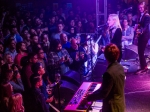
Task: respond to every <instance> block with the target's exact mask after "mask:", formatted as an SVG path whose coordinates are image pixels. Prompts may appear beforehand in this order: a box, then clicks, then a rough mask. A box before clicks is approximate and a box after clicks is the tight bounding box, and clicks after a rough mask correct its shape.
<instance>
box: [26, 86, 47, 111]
mask: <svg viewBox="0 0 150 112" xmlns="http://www.w3.org/2000/svg"><path fill="white" fill-rule="evenodd" d="M25 108H26V112H49V109H48V105H47V104H46V100H45V97H44V95H43V93H41V90H40V89H38V88H32V89H31V90H30V91H29V92H28V93H27V95H26V96H25Z"/></svg>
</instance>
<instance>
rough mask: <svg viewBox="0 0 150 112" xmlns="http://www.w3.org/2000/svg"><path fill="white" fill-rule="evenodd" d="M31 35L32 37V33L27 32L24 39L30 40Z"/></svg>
mask: <svg viewBox="0 0 150 112" xmlns="http://www.w3.org/2000/svg"><path fill="white" fill-rule="evenodd" d="M30 37H31V35H30V33H27V34H26V35H25V37H24V40H27V41H30V40H31V39H30Z"/></svg>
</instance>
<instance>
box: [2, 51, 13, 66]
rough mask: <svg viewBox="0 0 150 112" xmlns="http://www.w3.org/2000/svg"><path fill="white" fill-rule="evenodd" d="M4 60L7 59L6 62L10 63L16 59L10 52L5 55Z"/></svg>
mask: <svg viewBox="0 0 150 112" xmlns="http://www.w3.org/2000/svg"><path fill="white" fill-rule="evenodd" d="M4 60H5V62H6V63H8V64H12V63H13V62H14V60H13V58H12V56H11V54H10V53H6V54H5V55H4Z"/></svg>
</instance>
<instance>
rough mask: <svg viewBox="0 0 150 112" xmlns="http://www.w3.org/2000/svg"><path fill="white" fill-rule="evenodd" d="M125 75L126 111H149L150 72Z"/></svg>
mask: <svg viewBox="0 0 150 112" xmlns="http://www.w3.org/2000/svg"><path fill="white" fill-rule="evenodd" d="M126 76H127V77H126V82H125V83H126V84H125V99H126V112H150V73H146V74H141V75H135V74H127V75H126Z"/></svg>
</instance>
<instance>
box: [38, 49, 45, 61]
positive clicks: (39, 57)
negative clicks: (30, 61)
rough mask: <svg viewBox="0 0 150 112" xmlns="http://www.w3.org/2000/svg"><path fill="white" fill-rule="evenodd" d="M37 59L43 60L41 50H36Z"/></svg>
mask: <svg viewBox="0 0 150 112" xmlns="http://www.w3.org/2000/svg"><path fill="white" fill-rule="evenodd" d="M37 55H38V59H44V51H43V49H37Z"/></svg>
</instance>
